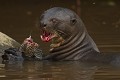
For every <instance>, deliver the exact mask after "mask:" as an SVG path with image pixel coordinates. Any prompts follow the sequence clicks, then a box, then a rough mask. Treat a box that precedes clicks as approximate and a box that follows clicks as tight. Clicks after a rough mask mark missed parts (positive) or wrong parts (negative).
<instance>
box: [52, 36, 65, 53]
mask: <svg viewBox="0 0 120 80" xmlns="http://www.w3.org/2000/svg"><path fill="white" fill-rule="evenodd" d="M56 38H57V39H56V40H55V42H54V40H53V43H52V44H51V45H50V48H51V49H50V51H52V50H53V49H54V48H57V47H60V46H61V44H63V43H64V41H65V40H64V39H63V38H62V37H60V36H56ZM53 39H54V38H53Z"/></svg>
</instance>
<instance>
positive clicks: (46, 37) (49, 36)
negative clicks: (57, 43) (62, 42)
mask: <svg viewBox="0 0 120 80" xmlns="http://www.w3.org/2000/svg"><path fill="white" fill-rule="evenodd" d="M40 37H41V40H42V41H44V42H49V41H51V39H52V38H53V37H54V34H53V33H51V32H49V31H47V30H45V29H43V30H42V35H41V36H40Z"/></svg>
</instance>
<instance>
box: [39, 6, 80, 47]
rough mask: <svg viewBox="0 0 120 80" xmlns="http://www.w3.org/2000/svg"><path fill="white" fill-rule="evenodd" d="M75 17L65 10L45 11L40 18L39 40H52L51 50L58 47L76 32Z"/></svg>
mask: <svg viewBox="0 0 120 80" xmlns="http://www.w3.org/2000/svg"><path fill="white" fill-rule="evenodd" d="M76 17H77V15H76V14H75V13H74V12H73V11H71V10H69V9H65V8H60V7H54V8H51V9H49V10H47V11H45V12H44V13H43V14H42V15H41V17H40V24H41V25H40V30H41V31H42V34H41V39H42V40H43V41H45V42H48V41H50V40H53V41H54V42H53V44H52V45H51V47H52V48H55V47H59V46H60V45H61V44H62V43H64V41H67V40H68V39H69V38H70V37H71V36H72V35H73V33H74V32H76V31H77V30H78V28H76V25H77V21H78V20H77V18H76Z"/></svg>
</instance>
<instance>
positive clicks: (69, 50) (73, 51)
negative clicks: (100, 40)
mask: <svg viewBox="0 0 120 80" xmlns="http://www.w3.org/2000/svg"><path fill="white" fill-rule="evenodd" d="M90 51H95V52H99V50H98V48H97V46H96V44H95V43H94V41H93V40H92V39H91V37H90V36H89V35H88V33H87V31H86V29H84V31H82V32H80V31H79V30H78V31H76V32H75V33H74V34H73V35H72V36H71V37H70V38H69V39H68V40H66V42H65V43H64V44H62V45H61V46H60V47H58V48H55V49H54V50H53V51H52V52H51V54H52V56H54V58H56V59H59V60H60V59H61V60H64V59H66V60H73V59H74V60H78V59H81V58H82V57H83V56H85V55H87V54H88V53H90ZM76 56H77V57H76Z"/></svg>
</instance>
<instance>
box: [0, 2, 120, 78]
mask: <svg viewBox="0 0 120 80" xmlns="http://www.w3.org/2000/svg"><path fill="white" fill-rule="evenodd" d="M119 4H120V0H81V12H80V16H81V18H82V20H83V22H84V23H85V25H86V27H87V30H88V32H89V34H90V35H91V36H92V38H93V39H94V41H95V42H96V44H97V45H98V47H99V49H100V51H101V52H120V10H119V9H120V5H119ZM53 6H60V7H67V8H70V9H72V10H74V11H76V1H75V0H69V1H68V0H49V1H48V0H17V1H16V0H12V1H11V0H1V1H0V11H1V12H0V31H1V32H3V33H6V34H7V35H9V36H11V37H12V38H14V39H15V40H17V41H18V42H20V43H22V41H23V40H24V39H25V38H26V37H29V34H30V32H31V30H32V37H33V39H34V41H35V42H37V43H39V44H40V47H41V49H42V50H43V52H44V53H47V52H48V50H49V44H46V43H43V42H42V41H41V40H40V37H39V28H38V26H37V27H36V23H37V22H39V16H40V15H41V13H42V12H43V11H45V10H47V9H49V8H50V7H53ZM0 61H1V60H0ZM0 80H120V66H119V65H117V64H115V65H111V64H102V63H86V62H79V61H63V62H50V61H25V62H8V63H4V64H2V63H1V64H0Z"/></svg>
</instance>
